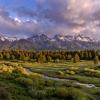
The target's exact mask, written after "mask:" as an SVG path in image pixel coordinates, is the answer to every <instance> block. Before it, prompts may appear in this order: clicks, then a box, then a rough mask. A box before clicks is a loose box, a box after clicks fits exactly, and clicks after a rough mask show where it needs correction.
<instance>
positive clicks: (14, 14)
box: [0, 0, 100, 39]
mask: <svg viewBox="0 0 100 100" xmlns="http://www.w3.org/2000/svg"><path fill="white" fill-rule="evenodd" d="M0 34H4V35H7V36H16V37H19V38H23V37H29V36H31V35H33V34H46V35H48V36H54V35H55V34H62V35H77V34H82V35H85V36H90V37H92V38H96V39H99V37H100V0H0Z"/></svg>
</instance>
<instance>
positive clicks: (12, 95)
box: [0, 61, 100, 100]
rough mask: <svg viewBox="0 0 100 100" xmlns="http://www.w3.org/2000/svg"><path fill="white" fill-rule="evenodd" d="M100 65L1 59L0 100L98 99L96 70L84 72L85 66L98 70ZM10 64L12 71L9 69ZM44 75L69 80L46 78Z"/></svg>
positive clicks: (86, 62) (99, 93)
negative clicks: (92, 85) (94, 71)
mask: <svg viewBox="0 0 100 100" xmlns="http://www.w3.org/2000/svg"><path fill="white" fill-rule="evenodd" d="M98 66H99V65H98ZM98 66H97V67H96V65H94V64H93V62H92V61H81V62H79V63H73V62H64V63H33V62H11V61H1V62H0V92H1V93H2V94H1V95H0V100H99V98H100V77H99V76H96V75H94V74H93V72H91V73H90V72H89V75H87V74H86V73H85V71H86V70H85V69H86V68H88V69H94V70H98V68H99V67H98ZM2 68H5V69H7V71H5V70H4V69H2ZM9 68H10V70H12V71H10V72H9ZM92 74H93V75H92ZM42 75H48V76H51V77H57V78H62V79H69V80H70V81H58V80H50V79H45V78H43V77H42ZM76 81H78V82H81V83H84V84H88V83H89V84H94V85H96V86H97V87H98V88H88V87H85V86H81V85H75V84H73V83H74V82H76Z"/></svg>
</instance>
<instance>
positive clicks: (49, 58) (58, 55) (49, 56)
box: [0, 50, 100, 62]
mask: <svg viewBox="0 0 100 100" xmlns="http://www.w3.org/2000/svg"><path fill="white" fill-rule="evenodd" d="M93 59H100V51H99V50H97V51H95V50H83V51H80V50H79V51H67V50H63V51H24V50H3V51H0V60H22V61H34V62H59V61H69V60H73V61H74V62H77V61H80V60H93Z"/></svg>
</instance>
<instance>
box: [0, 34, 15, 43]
mask: <svg viewBox="0 0 100 100" xmlns="http://www.w3.org/2000/svg"><path fill="white" fill-rule="evenodd" d="M0 40H1V41H10V42H13V41H16V40H17V38H16V37H7V36H3V35H0Z"/></svg>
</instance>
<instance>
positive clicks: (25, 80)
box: [16, 77, 33, 86]
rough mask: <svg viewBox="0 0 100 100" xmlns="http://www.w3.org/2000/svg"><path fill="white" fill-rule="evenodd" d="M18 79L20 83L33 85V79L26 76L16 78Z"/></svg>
mask: <svg viewBox="0 0 100 100" xmlns="http://www.w3.org/2000/svg"><path fill="white" fill-rule="evenodd" d="M16 81H17V82H19V83H20V84H22V85H24V86H31V85H33V80H31V79H29V78H25V77H19V78H16Z"/></svg>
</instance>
